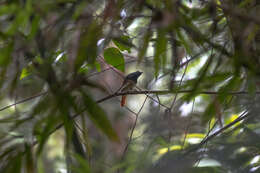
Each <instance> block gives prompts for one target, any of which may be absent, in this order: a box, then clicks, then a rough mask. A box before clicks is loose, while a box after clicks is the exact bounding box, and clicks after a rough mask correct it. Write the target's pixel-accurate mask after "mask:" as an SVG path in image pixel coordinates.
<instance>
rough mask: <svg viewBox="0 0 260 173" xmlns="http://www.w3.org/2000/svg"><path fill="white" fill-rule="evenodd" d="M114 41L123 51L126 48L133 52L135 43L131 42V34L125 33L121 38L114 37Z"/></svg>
mask: <svg viewBox="0 0 260 173" xmlns="http://www.w3.org/2000/svg"><path fill="white" fill-rule="evenodd" d="M113 42H114V43H115V45H116V46H117V47H118V48H119V49H120V50H121V51H124V50H126V51H127V52H128V53H131V47H133V44H132V43H131V39H130V37H129V36H127V35H123V36H121V37H119V38H114V39H113Z"/></svg>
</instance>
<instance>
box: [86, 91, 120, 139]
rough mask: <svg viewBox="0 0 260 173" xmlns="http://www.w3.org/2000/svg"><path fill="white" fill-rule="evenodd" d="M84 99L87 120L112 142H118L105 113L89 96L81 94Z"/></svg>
mask: <svg viewBox="0 0 260 173" xmlns="http://www.w3.org/2000/svg"><path fill="white" fill-rule="evenodd" d="M82 96H83V99H84V103H85V107H86V111H87V112H88V116H89V118H90V119H91V120H92V121H93V123H94V124H95V125H96V126H97V127H98V128H99V129H100V130H101V131H102V132H103V133H104V134H105V135H107V137H108V138H109V139H111V140H113V141H117V142H119V138H118V136H117V134H116V132H115V130H114V129H113V127H112V125H111V124H110V121H109V119H108V118H107V117H106V114H105V112H104V111H103V110H102V109H101V108H100V107H99V106H98V105H97V103H96V102H95V101H94V100H92V98H91V97H90V96H88V95H87V94H86V93H84V92H82Z"/></svg>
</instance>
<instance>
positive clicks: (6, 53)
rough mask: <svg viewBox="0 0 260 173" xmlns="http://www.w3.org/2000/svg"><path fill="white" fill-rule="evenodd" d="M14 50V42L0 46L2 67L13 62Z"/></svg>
mask: <svg viewBox="0 0 260 173" xmlns="http://www.w3.org/2000/svg"><path fill="white" fill-rule="evenodd" d="M12 51H13V43H12V42H11V43H7V44H6V46H4V47H2V48H0V67H1V66H2V67H6V66H7V65H8V64H9V63H10V62H11V59H12V57H11V55H12Z"/></svg>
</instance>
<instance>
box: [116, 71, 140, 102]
mask: <svg viewBox="0 0 260 173" xmlns="http://www.w3.org/2000/svg"><path fill="white" fill-rule="evenodd" d="M142 73H143V72H140V71H136V72H132V73H130V74H128V75H127V76H126V77H125V79H124V82H123V84H122V86H121V87H120V90H121V92H126V91H129V90H131V89H133V87H134V86H135V85H136V84H137V79H138V78H139V77H140V76H141V74H142ZM125 104H126V95H122V99H121V107H123V106H124V105H125Z"/></svg>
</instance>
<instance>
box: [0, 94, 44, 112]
mask: <svg viewBox="0 0 260 173" xmlns="http://www.w3.org/2000/svg"><path fill="white" fill-rule="evenodd" d="M45 94H47V91H44V92H41V93H38V94H35V95H33V96H30V97H27V98H25V99H22V100H20V101H18V102H16V101H15V103H13V104H10V105H7V106H5V107H2V108H1V109H0V111H3V110H5V109H8V108H10V107H12V106H16V105H18V104H21V103H24V102H27V101H30V100H32V99H35V98H37V97H40V96H43V95H45Z"/></svg>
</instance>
